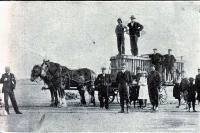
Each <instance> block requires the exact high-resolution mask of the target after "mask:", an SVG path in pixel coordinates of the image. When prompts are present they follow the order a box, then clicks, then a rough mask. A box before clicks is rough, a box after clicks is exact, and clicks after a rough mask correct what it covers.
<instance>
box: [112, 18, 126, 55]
mask: <svg viewBox="0 0 200 133" xmlns="http://www.w3.org/2000/svg"><path fill="white" fill-rule="evenodd" d="M117 22H118V25H117V26H116V28H115V34H116V36H117V48H118V54H119V55H121V54H125V46H124V40H125V38H124V32H126V31H127V27H126V26H124V25H123V24H122V20H121V18H118V19H117Z"/></svg>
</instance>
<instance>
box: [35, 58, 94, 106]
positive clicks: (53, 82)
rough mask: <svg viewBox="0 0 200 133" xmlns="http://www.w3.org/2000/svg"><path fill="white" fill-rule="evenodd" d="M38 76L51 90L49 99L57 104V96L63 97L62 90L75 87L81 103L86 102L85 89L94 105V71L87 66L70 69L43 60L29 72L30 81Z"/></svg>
mask: <svg viewBox="0 0 200 133" xmlns="http://www.w3.org/2000/svg"><path fill="white" fill-rule="evenodd" d="M38 77H40V78H41V79H42V80H43V81H44V83H45V84H47V86H48V89H49V90H50V92H51V101H52V102H54V105H56V106H57V105H58V103H59V102H58V96H59V97H60V98H63V97H64V95H65V92H64V90H66V89H70V87H77V90H78V91H79V94H80V96H81V103H82V104H86V100H85V89H84V88H87V91H88V93H89V94H90V95H91V99H90V100H91V102H92V103H93V104H94V106H95V98H94V81H95V78H96V75H95V73H94V72H93V71H92V70H90V69H88V68H81V69H77V70H70V69H68V68H67V67H65V66H61V65H60V64H58V63H54V62H50V61H43V63H42V65H35V66H34V67H33V70H32V73H31V81H35V80H36V79H37V78H38Z"/></svg>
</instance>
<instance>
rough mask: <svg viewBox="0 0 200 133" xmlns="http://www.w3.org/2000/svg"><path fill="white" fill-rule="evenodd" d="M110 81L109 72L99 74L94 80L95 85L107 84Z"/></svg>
mask: <svg viewBox="0 0 200 133" xmlns="http://www.w3.org/2000/svg"><path fill="white" fill-rule="evenodd" d="M110 83H111V78H110V75H109V74H105V76H103V74H99V75H98V76H97V79H96V80H95V85H97V86H108V85H109V84H110Z"/></svg>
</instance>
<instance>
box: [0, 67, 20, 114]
mask: <svg viewBox="0 0 200 133" xmlns="http://www.w3.org/2000/svg"><path fill="white" fill-rule="evenodd" d="M5 72H6V73H5V74H3V75H2V77H1V79H0V83H3V89H2V92H3V93H4V102H5V110H6V112H7V113H8V114H10V112H9V105H8V98H9V97H10V100H11V103H12V105H13V108H14V110H15V113H16V114H22V113H21V112H20V111H19V109H18V106H17V102H16V99H15V94H14V89H15V86H16V80H15V76H14V74H13V73H10V67H5Z"/></svg>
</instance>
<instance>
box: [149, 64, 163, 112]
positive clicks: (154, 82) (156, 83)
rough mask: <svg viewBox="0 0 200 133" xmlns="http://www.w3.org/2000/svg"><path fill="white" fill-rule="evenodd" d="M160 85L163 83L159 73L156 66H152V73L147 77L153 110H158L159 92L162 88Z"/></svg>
mask: <svg viewBox="0 0 200 133" xmlns="http://www.w3.org/2000/svg"><path fill="white" fill-rule="evenodd" d="M160 83H161V77H160V74H159V72H157V71H156V70H155V66H154V65H152V66H151V71H150V73H149V74H148V77H147V84H148V90H149V99H150V102H151V104H152V106H153V107H152V109H153V110H158V100H159V97H158V95H159V94H158V92H159V88H160Z"/></svg>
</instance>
